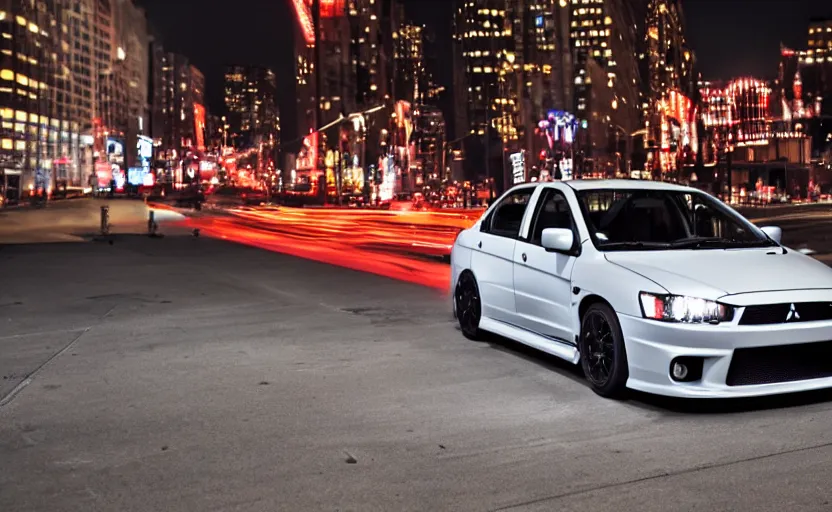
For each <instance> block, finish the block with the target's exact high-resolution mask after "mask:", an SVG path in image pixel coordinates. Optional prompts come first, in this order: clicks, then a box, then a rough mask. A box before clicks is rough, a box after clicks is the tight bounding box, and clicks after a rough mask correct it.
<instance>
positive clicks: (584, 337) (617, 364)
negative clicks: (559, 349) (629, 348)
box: [578, 303, 629, 398]
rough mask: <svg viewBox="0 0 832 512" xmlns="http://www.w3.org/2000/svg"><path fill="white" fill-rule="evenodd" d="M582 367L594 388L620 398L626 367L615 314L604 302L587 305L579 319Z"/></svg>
mask: <svg viewBox="0 0 832 512" xmlns="http://www.w3.org/2000/svg"><path fill="white" fill-rule="evenodd" d="M578 348H579V349H580V351H581V366H582V367H583V370H584V375H586V378H587V380H588V381H589V383H590V384H591V385H592V389H593V391H595V392H596V393H598V394H599V395H601V396H603V397H607V398H619V397H621V396H623V394H624V391H625V390H626V385H627V378H628V377H629V368H628V366H627V352H626V349H625V347H624V336H623V335H622V334H621V325H620V324H619V323H618V316H616V314H615V312H614V311H613V310H612V309H611V308H610V307H609V306H607V305H606V304H601V303H596V304H593V305H591V306H590V307H589V309H588V310H587V311H586V313H584V316H583V318H582V319H581V339H580V345H579V347H578Z"/></svg>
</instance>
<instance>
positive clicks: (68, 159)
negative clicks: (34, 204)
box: [0, 0, 82, 202]
mask: <svg viewBox="0 0 832 512" xmlns="http://www.w3.org/2000/svg"><path fill="white" fill-rule="evenodd" d="M64 8H65V6H64V5H63V3H62V2H59V1H56V0H50V1H44V2H40V3H39V4H37V5H34V4H32V3H30V2H23V1H20V0H4V1H0V33H2V38H0V50H2V53H0V118H2V121H3V123H2V124H3V126H2V131H0V189H2V194H3V200H4V202H5V201H9V202H16V201H19V200H20V199H22V198H25V197H26V196H28V195H30V194H32V193H37V191H38V190H43V191H50V190H52V189H54V188H56V187H57V188H59V189H60V188H61V187H63V186H80V185H81V184H82V175H81V173H82V170H81V166H80V164H81V162H80V160H81V153H80V123H79V118H78V111H77V110H75V109H73V108H71V105H72V104H73V103H74V101H73V100H74V95H73V89H72V87H71V84H72V74H71V73H70V71H69V68H68V63H69V58H68V54H67V50H66V48H67V46H68V44H69V43H68V40H67V39H68V35H67V33H66V32H64V31H63V30H62V27H64V24H63V20H64Z"/></svg>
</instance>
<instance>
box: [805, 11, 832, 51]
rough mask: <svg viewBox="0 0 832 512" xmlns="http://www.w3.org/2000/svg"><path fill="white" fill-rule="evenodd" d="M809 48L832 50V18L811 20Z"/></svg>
mask: <svg viewBox="0 0 832 512" xmlns="http://www.w3.org/2000/svg"><path fill="white" fill-rule="evenodd" d="M809 48H811V49H815V50H820V49H825V50H832V18H812V19H811V20H809Z"/></svg>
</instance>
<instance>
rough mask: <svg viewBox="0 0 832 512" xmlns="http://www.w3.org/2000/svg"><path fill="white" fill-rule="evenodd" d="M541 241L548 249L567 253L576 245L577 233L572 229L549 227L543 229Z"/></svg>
mask: <svg viewBox="0 0 832 512" xmlns="http://www.w3.org/2000/svg"><path fill="white" fill-rule="evenodd" d="M540 243H541V245H542V246H543V248H544V249H546V250H547V251H552V252H564V253H566V252H569V251H571V250H572V247H573V246H574V245H575V235H573V234H572V230H571V229H562V228H548V229H544V230H543V234H542V235H541V237H540Z"/></svg>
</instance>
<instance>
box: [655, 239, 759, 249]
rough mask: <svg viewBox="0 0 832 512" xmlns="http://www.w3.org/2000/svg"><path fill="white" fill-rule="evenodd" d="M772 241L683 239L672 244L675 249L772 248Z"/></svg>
mask: <svg viewBox="0 0 832 512" xmlns="http://www.w3.org/2000/svg"><path fill="white" fill-rule="evenodd" d="M772 245H773V242H771V241H770V240H737V239H727V238H719V237H707V238H704V237H703V238H699V237H692V238H683V239H681V240H676V241H675V242H673V243H671V244H670V246H671V247H672V248H673V249H706V248H707V249H733V248H737V247H770V246H772Z"/></svg>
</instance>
